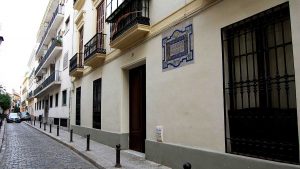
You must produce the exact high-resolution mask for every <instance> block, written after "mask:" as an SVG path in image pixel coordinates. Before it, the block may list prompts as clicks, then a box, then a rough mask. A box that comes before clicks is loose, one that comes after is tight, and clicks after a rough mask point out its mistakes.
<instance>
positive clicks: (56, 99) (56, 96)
mask: <svg viewBox="0 0 300 169" xmlns="http://www.w3.org/2000/svg"><path fill="white" fill-rule="evenodd" d="M57 106H58V93H56V95H55V107H57Z"/></svg>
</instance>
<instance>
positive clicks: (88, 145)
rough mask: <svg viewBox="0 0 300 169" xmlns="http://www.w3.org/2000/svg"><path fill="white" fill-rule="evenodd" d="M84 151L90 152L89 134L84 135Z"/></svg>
mask: <svg viewBox="0 0 300 169" xmlns="http://www.w3.org/2000/svg"><path fill="white" fill-rule="evenodd" d="M86 151H90V134H88V135H86Z"/></svg>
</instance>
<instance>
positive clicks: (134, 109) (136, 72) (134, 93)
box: [129, 65, 146, 153]
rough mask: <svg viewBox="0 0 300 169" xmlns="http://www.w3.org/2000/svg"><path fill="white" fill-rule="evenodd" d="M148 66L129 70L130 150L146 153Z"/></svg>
mask: <svg viewBox="0 0 300 169" xmlns="http://www.w3.org/2000/svg"><path fill="white" fill-rule="evenodd" d="M145 139H146V65H143V66H139V67H137V68H134V69H131V70H129V149H131V150H134V151H138V152H143V153H144V152H145Z"/></svg>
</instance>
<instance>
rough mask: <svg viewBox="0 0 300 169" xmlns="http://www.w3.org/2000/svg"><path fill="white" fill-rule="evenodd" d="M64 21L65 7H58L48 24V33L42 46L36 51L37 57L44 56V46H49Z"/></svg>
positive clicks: (43, 39)
mask: <svg viewBox="0 0 300 169" xmlns="http://www.w3.org/2000/svg"><path fill="white" fill-rule="evenodd" d="M63 19H64V7H63V6H61V5H58V6H57V8H56V10H55V11H54V13H53V15H52V18H51V20H50V21H49V23H48V26H47V28H46V31H45V32H44V35H43V37H42V40H41V42H40V45H39V47H38V49H37V51H36V55H37V56H40V55H41V54H42V51H43V50H42V46H44V44H49V43H50V41H51V38H52V37H55V36H56V29H57V28H58V27H59V24H60V23H61V22H62V20H63Z"/></svg>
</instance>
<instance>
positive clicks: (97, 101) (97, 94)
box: [93, 79, 101, 129]
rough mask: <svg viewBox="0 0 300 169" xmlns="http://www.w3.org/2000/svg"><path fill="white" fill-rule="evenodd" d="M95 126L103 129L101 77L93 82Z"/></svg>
mask: <svg viewBox="0 0 300 169" xmlns="http://www.w3.org/2000/svg"><path fill="white" fill-rule="evenodd" d="M93 128H96V129H101V79H97V80H95V81H94V83H93Z"/></svg>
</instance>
